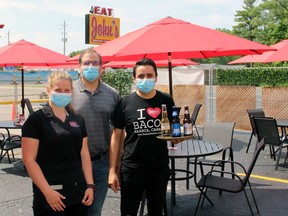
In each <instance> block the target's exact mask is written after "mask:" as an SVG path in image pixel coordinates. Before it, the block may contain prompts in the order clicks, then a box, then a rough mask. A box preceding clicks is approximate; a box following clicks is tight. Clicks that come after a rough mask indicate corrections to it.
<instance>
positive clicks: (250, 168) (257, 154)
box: [243, 138, 265, 187]
mask: <svg viewBox="0 0 288 216" xmlns="http://www.w3.org/2000/svg"><path fill="white" fill-rule="evenodd" d="M264 139H265V138H263V139H261V140H260V142H258V143H257V147H256V148H255V151H254V154H253V157H252V160H251V162H250V165H249V167H248V169H247V174H246V176H245V177H244V178H243V185H244V187H245V186H246V184H247V182H248V180H249V178H250V175H251V173H252V171H253V169H254V166H255V163H256V161H257V158H258V156H259V154H260V151H261V150H262V149H263V148H264V146H265V142H264Z"/></svg>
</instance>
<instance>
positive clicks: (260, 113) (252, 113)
mask: <svg viewBox="0 0 288 216" xmlns="http://www.w3.org/2000/svg"><path fill="white" fill-rule="evenodd" d="M246 111H247V113H248V117H249V121H250V125H251V129H252V132H253V134H256V131H255V125H254V121H253V119H252V116H254V117H265V113H264V110H263V109H248V110H246Z"/></svg>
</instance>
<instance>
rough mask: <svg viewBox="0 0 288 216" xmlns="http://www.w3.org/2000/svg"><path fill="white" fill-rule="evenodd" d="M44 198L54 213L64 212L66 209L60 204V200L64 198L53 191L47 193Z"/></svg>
mask: <svg viewBox="0 0 288 216" xmlns="http://www.w3.org/2000/svg"><path fill="white" fill-rule="evenodd" d="M45 198H46V200H47V203H48V205H49V206H50V207H51V208H52V209H53V210H54V211H64V209H65V208H66V206H65V204H64V203H63V202H62V199H66V197H64V196H63V195H62V194H60V193H59V192H57V191H55V190H52V189H51V190H50V191H49V192H48V193H46V194H45Z"/></svg>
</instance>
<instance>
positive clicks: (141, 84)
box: [136, 79, 155, 93]
mask: <svg viewBox="0 0 288 216" xmlns="http://www.w3.org/2000/svg"><path fill="white" fill-rule="evenodd" d="M154 86H155V79H137V83H136V87H137V88H138V89H139V90H140V91H141V92H143V93H149V92H151V91H152V90H153V89H154Z"/></svg>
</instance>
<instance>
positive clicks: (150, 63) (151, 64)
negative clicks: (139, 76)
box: [133, 58, 158, 77]
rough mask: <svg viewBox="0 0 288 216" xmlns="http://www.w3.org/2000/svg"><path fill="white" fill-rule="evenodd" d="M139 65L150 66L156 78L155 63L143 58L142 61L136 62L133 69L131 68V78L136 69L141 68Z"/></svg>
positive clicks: (134, 74)
mask: <svg viewBox="0 0 288 216" xmlns="http://www.w3.org/2000/svg"><path fill="white" fill-rule="evenodd" d="M141 65H150V66H152V67H153V69H154V71H155V74H156V77H157V76H158V73H157V67H156V64H155V62H154V61H153V60H152V59H149V58H143V59H140V60H138V61H137V62H136V64H135V66H134V68H133V77H135V76H136V69H137V68H138V67H139V66H141Z"/></svg>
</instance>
